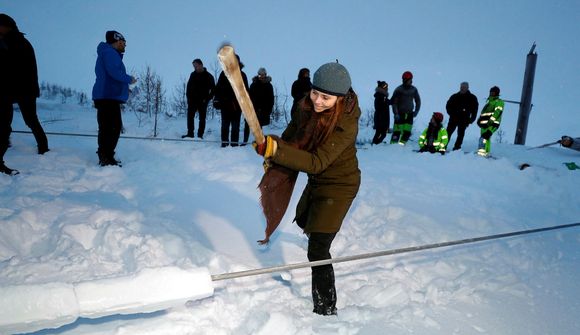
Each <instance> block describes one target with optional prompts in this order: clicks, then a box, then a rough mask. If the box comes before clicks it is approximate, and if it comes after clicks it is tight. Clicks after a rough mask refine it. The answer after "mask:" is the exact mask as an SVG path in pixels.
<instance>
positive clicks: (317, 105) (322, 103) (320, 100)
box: [310, 89, 338, 113]
mask: <svg viewBox="0 0 580 335" xmlns="http://www.w3.org/2000/svg"><path fill="white" fill-rule="evenodd" d="M310 100H312V104H313V105H314V111H315V112H316V113H320V112H324V111H325V110H327V109H330V108H332V107H334V105H335V104H336V101H337V100H338V97H337V96H336V95H330V94H326V93H322V92H319V91H317V90H315V89H312V90H310Z"/></svg>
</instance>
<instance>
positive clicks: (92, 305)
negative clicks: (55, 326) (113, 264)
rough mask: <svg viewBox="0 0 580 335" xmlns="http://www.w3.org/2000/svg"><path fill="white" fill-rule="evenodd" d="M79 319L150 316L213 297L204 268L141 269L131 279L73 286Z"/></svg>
mask: <svg viewBox="0 0 580 335" xmlns="http://www.w3.org/2000/svg"><path fill="white" fill-rule="evenodd" d="M75 292H76V295H77V300H78V304H79V310H80V316H81V317H87V318H97V317H101V316H106V315H113V314H134V313H150V312H155V311H159V310H163V309H167V308H170V307H174V306H179V305H183V304H185V303H186V302H187V301H188V300H196V299H202V298H206V297H209V296H211V295H213V284H212V280H211V275H210V274H209V271H208V270H207V269H205V268H196V269H190V270H183V269H181V268H178V267H163V268H151V269H143V270H141V271H140V272H138V273H136V274H135V275H132V276H128V277H120V278H110V279H102V280H96V281H88V282H83V283H78V284H76V285H75Z"/></svg>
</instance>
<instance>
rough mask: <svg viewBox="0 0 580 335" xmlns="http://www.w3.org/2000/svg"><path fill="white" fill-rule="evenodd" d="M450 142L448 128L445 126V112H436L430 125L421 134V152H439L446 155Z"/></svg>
mask: <svg viewBox="0 0 580 335" xmlns="http://www.w3.org/2000/svg"><path fill="white" fill-rule="evenodd" d="M448 142H449V138H448V136H447V130H446V129H445V127H443V114H442V113H439V112H435V113H433V116H432V117H431V121H429V126H427V128H426V129H425V130H424V131H423V133H422V134H421V136H419V152H430V153H435V152H438V153H440V154H442V155H444V154H445V150H446V149H447V143H448Z"/></svg>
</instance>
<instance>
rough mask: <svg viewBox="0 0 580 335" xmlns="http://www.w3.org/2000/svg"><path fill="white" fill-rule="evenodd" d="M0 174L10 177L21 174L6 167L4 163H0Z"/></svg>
mask: <svg viewBox="0 0 580 335" xmlns="http://www.w3.org/2000/svg"><path fill="white" fill-rule="evenodd" d="M0 172H2V173H4V174H7V175H9V176H14V175H17V174H19V173H20V172H18V170H14V169H11V168H9V167H7V166H6V165H4V162H2V163H0Z"/></svg>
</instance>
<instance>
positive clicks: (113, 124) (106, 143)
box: [95, 99, 123, 159]
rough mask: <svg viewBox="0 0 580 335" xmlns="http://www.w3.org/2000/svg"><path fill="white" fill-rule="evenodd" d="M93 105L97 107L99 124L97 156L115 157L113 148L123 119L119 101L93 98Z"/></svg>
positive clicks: (117, 140)
mask: <svg viewBox="0 0 580 335" xmlns="http://www.w3.org/2000/svg"><path fill="white" fill-rule="evenodd" d="M95 107H96V108H97V123H98V124H99V136H98V140H97V141H98V145H99V149H98V151H97V153H98V154H99V158H101V157H103V158H111V159H113V158H114V157H115V148H116V147H117V142H119V137H120V136H121V129H123V120H122V119H121V102H120V101H117V100H109V99H103V100H95Z"/></svg>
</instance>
